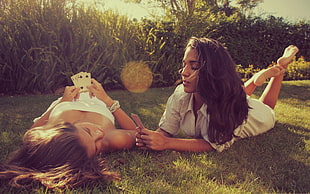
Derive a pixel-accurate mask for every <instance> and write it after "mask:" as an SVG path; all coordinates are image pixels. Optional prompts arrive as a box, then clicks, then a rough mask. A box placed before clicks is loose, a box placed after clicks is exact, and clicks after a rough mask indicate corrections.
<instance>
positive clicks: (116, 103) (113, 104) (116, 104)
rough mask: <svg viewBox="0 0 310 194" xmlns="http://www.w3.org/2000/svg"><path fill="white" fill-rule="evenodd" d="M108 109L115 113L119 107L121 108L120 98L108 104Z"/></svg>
mask: <svg viewBox="0 0 310 194" xmlns="http://www.w3.org/2000/svg"><path fill="white" fill-rule="evenodd" d="M107 107H108V109H109V111H110V112H111V113H114V112H115V111H117V110H118V109H119V108H121V106H120V104H119V101H118V100H114V101H113V103H112V104H111V106H108V105H107Z"/></svg>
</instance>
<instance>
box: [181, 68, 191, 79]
mask: <svg viewBox="0 0 310 194" xmlns="http://www.w3.org/2000/svg"><path fill="white" fill-rule="evenodd" d="M181 75H182V76H184V77H186V76H189V75H190V68H189V66H188V65H185V66H184V67H183V68H182V70H181Z"/></svg>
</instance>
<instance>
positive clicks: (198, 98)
mask: <svg viewBox="0 0 310 194" xmlns="http://www.w3.org/2000/svg"><path fill="white" fill-rule="evenodd" d="M202 104H203V101H202V98H201V96H200V94H199V93H197V92H196V93H194V104H193V107H194V111H195V112H197V111H198V110H199V109H200V108H201V106H202Z"/></svg>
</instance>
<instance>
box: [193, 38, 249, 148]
mask: <svg viewBox="0 0 310 194" xmlns="http://www.w3.org/2000/svg"><path fill="white" fill-rule="evenodd" d="M187 47H191V48H194V49H196V51H197V54H198V61H199V64H200V69H199V78H198V83H197V91H198V92H199V94H200V96H201V98H202V100H203V101H204V103H206V104H207V113H208V114H209V115H210V117H209V127H208V138H209V140H210V141H211V142H212V143H217V144H223V143H225V142H227V141H229V140H231V139H232V137H233V136H234V133H233V132H234V130H235V129H236V128H237V127H238V126H239V125H240V124H242V123H243V122H244V121H245V120H246V119H247V116H248V111H249V106H248V103H247V99H246V93H245V92H244V90H243V82H242V80H241V78H240V75H239V74H238V73H237V72H236V70H235V63H234V61H233V59H232V58H231V56H230V54H229V53H228V52H227V50H226V49H225V48H224V47H223V46H222V45H221V43H219V42H218V41H216V40H213V39H210V38H196V37H192V38H190V39H189V41H188V44H187Z"/></svg>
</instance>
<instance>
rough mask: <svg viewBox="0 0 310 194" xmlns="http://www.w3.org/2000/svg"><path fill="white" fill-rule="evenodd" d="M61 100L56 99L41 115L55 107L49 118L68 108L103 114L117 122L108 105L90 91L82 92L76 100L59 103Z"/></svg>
mask: <svg viewBox="0 0 310 194" xmlns="http://www.w3.org/2000/svg"><path fill="white" fill-rule="evenodd" d="M60 100H61V97H60V98H58V99H57V100H55V101H54V102H53V103H52V104H51V105H50V106H49V108H48V109H47V110H46V111H45V112H44V113H43V114H42V115H41V117H42V116H43V115H44V114H45V113H46V112H48V111H49V110H50V109H52V108H53V107H54V109H53V110H52V111H51V113H50V116H49V118H51V117H53V116H55V115H57V114H60V113H62V112H64V111H67V110H79V111H87V112H95V113H98V114H101V115H103V116H105V117H107V118H108V119H109V120H111V121H112V123H113V124H114V123H115V121H114V116H113V114H112V113H111V112H110V111H109V109H108V108H107V105H106V104H105V103H104V102H102V101H101V100H99V99H98V98H96V97H93V98H90V97H89V93H88V92H86V93H81V94H80V98H79V99H78V100H76V101H71V102H62V103H59V104H58V102H59V101H60ZM41 117H38V118H35V119H34V122H35V121H37V120H38V119H40V118H41Z"/></svg>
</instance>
